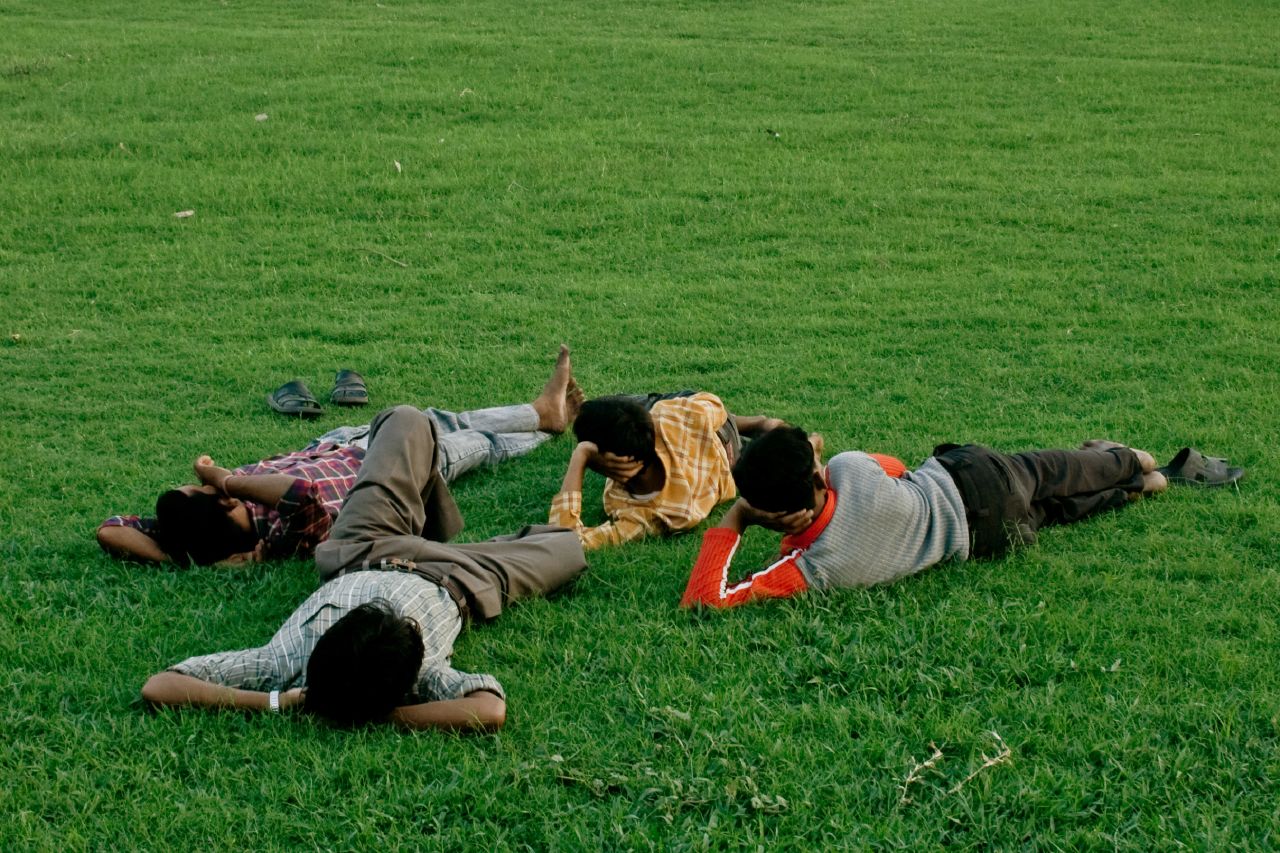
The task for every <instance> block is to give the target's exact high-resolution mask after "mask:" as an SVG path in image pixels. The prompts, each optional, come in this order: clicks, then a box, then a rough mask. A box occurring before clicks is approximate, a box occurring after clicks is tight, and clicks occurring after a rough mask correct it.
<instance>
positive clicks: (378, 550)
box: [316, 525, 587, 621]
mask: <svg viewBox="0 0 1280 853" xmlns="http://www.w3.org/2000/svg"><path fill="white" fill-rule="evenodd" d="M331 541H332V540H331ZM323 544H324V545H329V544H330V543H323ZM326 559H329V560H331V561H332V563H333V565H332V567H331V566H330V565H329V564H328V563H326V565H325V569H329V570H330V574H337V573H339V572H343V571H358V570H360V569H397V570H400V571H412V572H417V573H418V574H421V575H423V576H424V577H426V578H428V579H430V580H431V581H432V582H434V583H438V584H440V585H441V586H443V587H444V588H445V589H447V590H448V591H449V593H450V595H452V596H453V598H454V600H455V601H456V602H458V606H459V608H460V609H461V610H462V612H463V614H464V615H466V616H470V617H471V618H474V619H478V620H481V621H487V620H489V619H495V618H497V617H498V616H499V615H501V613H502V611H503V608H505V607H506V606H508V605H509V604H511V603H512V602H513V601H519V600H520V599H522V598H529V597H531V596H536V595H545V594H547V593H550V592H553V591H555V590H556V589H558V588H560V587H562V586H564V585H565V584H567V583H568V582H569V581H571V580H573V578H575V577H576V576H577V575H579V574H580V573H581V572H582V570H583V569H585V568H586V566H587V561H586V557H585V556H584V554H583V551H582V542H581V541H580V540H579V539H578V535H577V534H576V533H574V532H573V531H571V530H567V529H565V528H563V527H548V526H545V525H534V526H530V527H526V528H524V529H523V530H521V531H520V532H518V533H515V534H513V535H510V536H499V537H497V538H496V539H491V540H489V541H488V542H471V543H464V544H459V545H453V544H446V543H443V542H432V541H431V540H429V539H424V538H422V537H420V536H405V535H396V536H387V537H382V538H378V539H372V540H366V541H360V542H349V543H346V544H345V546H343V547H341V548H340V549H338V548H332V547H331V548H330V549H329V550H328V551H327V552H326ZM316 565H317V566H320V565H321V554H320V551H319V550H317V553H316ZM322 574H323V571H322Z"/></svg>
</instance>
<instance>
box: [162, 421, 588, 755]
mask: <svg viewBox="0 0 1280 853" xmlns="http://www.w3.org/2000/svg"><path fill="white" fill-rule="evenodd" d="M369 439H370V443H369V452H368V454H367V455H366V457H365V459H364V465H363V467H362V468H361V470H360V476H359V477H358V478H357V479H356V482H355V485H354V486H352V488H351V493H350V495H348V497H347V502H346V504H345V505H344V506H343V508H342V512H341V513H339V515H338V519H337V521H336V522H335V524H334V526H333V530H332V533H331V535H330V536H329V538H328V539H327V540H326V541H325V542H323V543H321V544H320V545H319V546H318V547H317V549H316V568H317V569H318V570H319V572H320V576H321V578H323V579H326V580H328V582H327V583H325V584H324V585H323V586H322V587H320V589H318V590H316V592H315V593H313V594H312V595H311V597H310V598H308V599H307V600H306V601H305V602H303V603H302V605H301V606H300V607H299V608H298V609H297V610H295V611H294V612H293V615H292V616H290V617H289V618H288V620H287V621H286V622H285V623H284V625H283V626H281V628H280V629H279V630H278V631H277V632H276V634H275V636H274V637H272V638H271V640H270V641H269V642H268V643H267V644H266V645H265V646H262V647H260V648H254V649H245V650H243V651H235V652H221V653H217V654H211V655H202V656H199V657H193V658H188V659H187V660H184V661H182V662H181V663H179V664H176V665H174V666H172V667H170V668H169V669H168V670H166V671H164V672H161V673H158V674H156V675H153V676H152V677H151V678H150V679H149V680H148V681H147V683H146V684H145V685H144V686H143V688H142V696H143V698H144V699H146V700H147V701H149V702H151V703H152V704H155V705H171V706H196V707H210V708H238V709H249V710H260V711H266V710H271V711H279V710H283V709H286V708H295V707H297V708H301V709H303V710H306V711H310V712H313V713H315V714H318V715H320V716H322V717H325V718H327V719H329V720H331V721H332V722H335V723H337V724H340V725H364V724H366V723H374V722H384V721H385V722H391V723H394V724H397V725H400V726H404V727H406V728H443V729H458V730H492V729H496V728H498V727H500V726H501V725H502V724H503V722H504V720H505V719H506V699H505V696H504V694H503V691H502V686H501V685H500V684H499V683H498V681H497V680H496V679H495V678H494V677H493V676H491V675H471V674H468V673H464V672H459V671H458V670H455V669H454V668H453V667H452V664H451V661H450V658H451V656H452V654H453V642H454V640H455V639H456V638H457V636H458V633H459V631H461V629H462V624H463V622H464V621H465V619H466V618H467V617H468V616H470V617H472V618H475V619H479V620H486V621H487V620H489V619H494V618H497V616H499V615H500V614H501V613H502V610H503V608H504V607H506V606H508V605H509V604H510V603H511V602H513V601H516V600H518V599H521V598H527V597H529V596H533V595H541V594H545V593H549V592H551V591H552V590H555V589H558V588H560V587H562V586H564V585H565V584H567V583H568V582H569V581H571V580H572V579H573V578H574V577H576V576H577V575H578V574H579V573H580V572H581V571H582V570H583V569H585V568H586V560H585V558H584V557H583V554H582V546H581V544H580V543H579V542H578V537H577V536H576V535H574V533H573V532H572V531H570V530H565V529H563V528H553V527H545V526H536V527H527V528H525V529H524V530H522V531H520V532H519V533H516V534H514V535H512V536H502V537H498V538H496V539H492V540H489V541H488V542H477V543H468V544H461V545H449V544H445V543H446V542H447V541H448V540H449V539H450V538H451V537H452V536H453V535H455V534H456V533H457V532H458V531H459V530H460V529H461V528H462V517H461V515H460V514H459V512H458V508H457V505H456V504H454V502H453V498H452V496H451V495H450V494H449V488H448V486H446V485H445V484H444V481H443V478H442V477H441V476H440V473H439V471H438V464H439V460H438V458H437V456H438V454H437V445H436V441H435V426H434V424H433V423H432V422H431V421H429V420H428V419H426V418H423V417H422V415H421V413H420V412H419V411H418V410H417V409H414V408H411V407H409V406H401V407H399V408H396V409H389V410H387V411H385V412H383V413H382V414H380V415H378V417H377V418H375V419H374V421H373V423H372V424H371V425H370V434H369ZM428 532H429V535H430V536H431V538H425V536H426V535H428ZM433 540H439V541H433Z"/></svg>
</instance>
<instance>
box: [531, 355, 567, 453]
mask: <svg viewBox="0 0 1280 853" xmlns="http://www.w3.org/2000/svg"><path fill="white" fill-rule="evenodd" d="M572 381H573V365H571V364H570V363H569V348H568V347H567V346H565V345H564V344H561V345H560V355H559V356H557V357H556V366H555V368H553V369H552V371H551V378H550V379H548V380H547V384H546V385H544V386H543V388H542V393H541V394H539V395H538V396H537V397H536V398H534V401H533V408H534V410H535V411H536V412H537V413H538V429H540V430H542V431H543V432H550V433H557V434H558V433H562V432H564V431H565V429H566V428H567V427H568V426H569V423H570V421H571V420H572V418H571V417H570V416H569V383H570V382H572ZM574 414H577V412H574Z"/></svg>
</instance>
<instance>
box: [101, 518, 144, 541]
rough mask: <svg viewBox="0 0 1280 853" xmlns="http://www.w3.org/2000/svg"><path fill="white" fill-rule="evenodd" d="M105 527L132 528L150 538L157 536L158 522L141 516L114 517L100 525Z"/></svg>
mask: <svg viewBox="0 0 1280 853" xmlns="http://www.w3.org/2000/svg"><path fill="white" fill-rule="evenodd" d="M98 527H99V528H103V527H132V528H133V529H134V530H137V531H139V532H141V533H145V534H147V535H148V536H155V532H156V520H155V519H154V518H143V517H142V516H140V515H113V516H111V517H110V518H108V519H107V520H106V521H104V522H102V523H101V524H99V525H98Z"/></svg>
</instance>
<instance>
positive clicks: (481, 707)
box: [474, 693, 507, 732]
mask: <svg viewBox="0 0 1280 853" xmlns="http://www.w3.org/2000/svg"><path fill="white" fill-rule="evenodd" d="M474 698H475V699H477V700H478V702H477V708H476V715H475V720H476V731H482V732H496V731H498V730H499V729H501V728H502V727H503V726H504V725H505V724H506V722H507V701H506V700H505V699H503V698H501V697H499V696H495V695H494V694H492V693H478V694H476V696H475V697H474Z"/></svg>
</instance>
